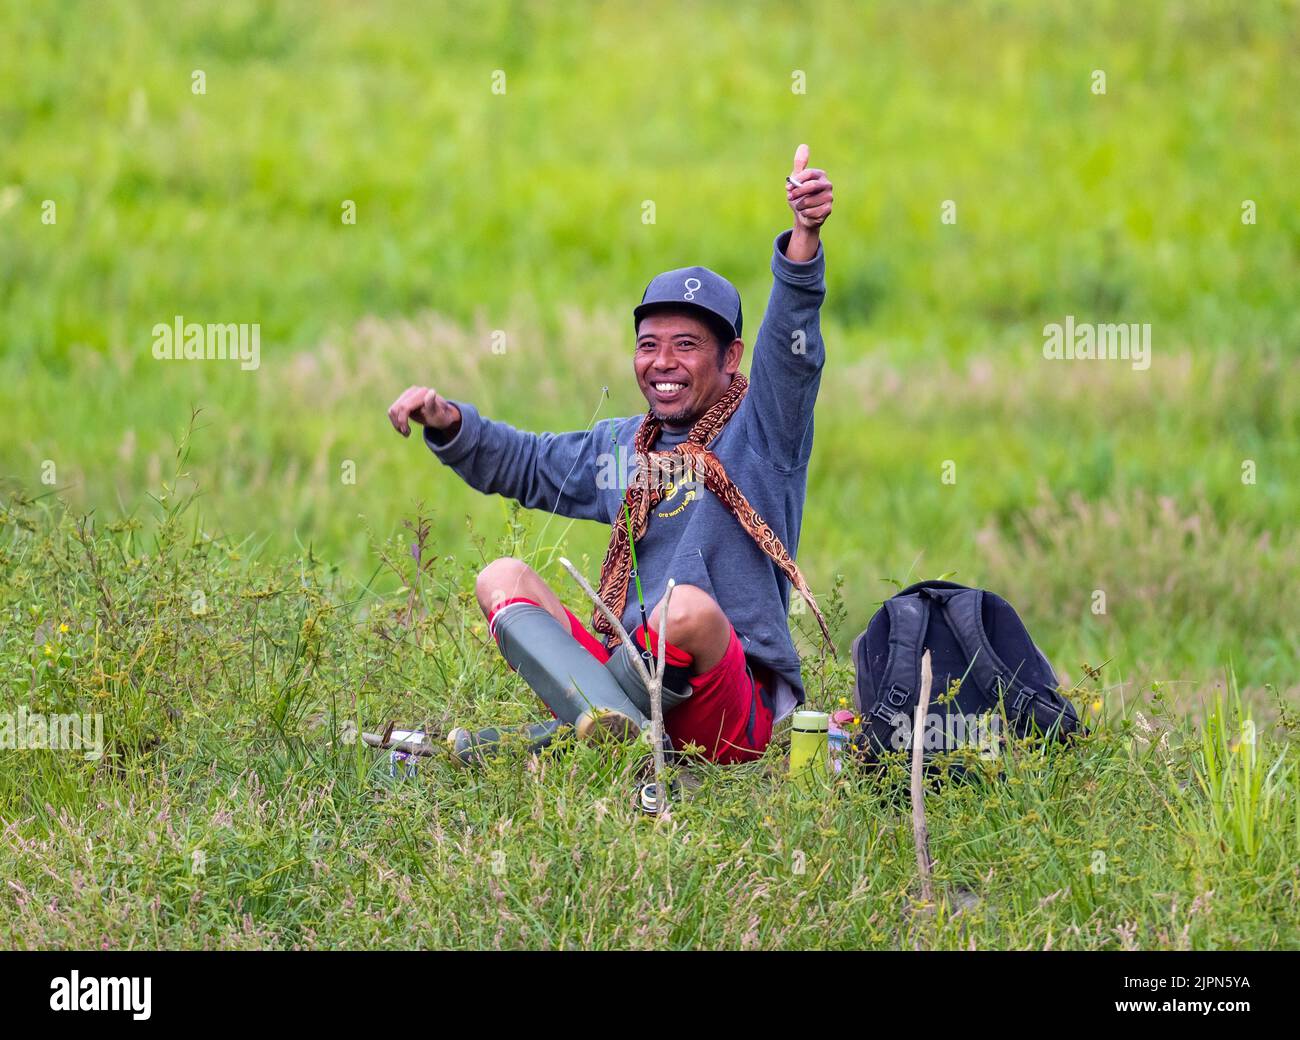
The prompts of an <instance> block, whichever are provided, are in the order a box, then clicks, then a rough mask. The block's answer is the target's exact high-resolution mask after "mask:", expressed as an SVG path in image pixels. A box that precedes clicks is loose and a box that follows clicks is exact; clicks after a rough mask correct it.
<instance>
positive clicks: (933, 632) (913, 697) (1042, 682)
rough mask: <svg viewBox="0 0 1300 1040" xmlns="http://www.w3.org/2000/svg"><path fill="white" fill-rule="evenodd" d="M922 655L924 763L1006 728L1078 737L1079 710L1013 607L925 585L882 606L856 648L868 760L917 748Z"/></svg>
mask: <svg viewBox="0 0 1300 1040" xmlns="http://www.w3.org/2000/svg"><path fill="white" fill-rule="evenodd" d="M925 650H929V651H930V666H931V670H932V673H933V676H932V681H931V687H930V705H929V708H928V709H927V713H926V719H925V726H926V733H925V734H924V736H925V742H924V745H923V747H924V750H925V752H926V754H927V756H929V755H932V754H934V753H936V752H939V751H945V750H947V751H950V750H954V749H955V748H956V747H958V746H961V745H963V744H978V743H982V742H984V741H985V740H987V738H988V737H989V736H990V732H989V731H990V729H992V730H993V731H994V733H993V734H992V735H993V736H996V735H997V731H998V730H1000V729H1001V728H1002V722H1003V721H1005V722H1006V723H1009V724H1010V725H1011V727H1012V728H1013V730H1014V731H1015V732H1016V733H1017V734H1018V735H1020V736H1024V735H1026V734H1028V733H1030V732H1032V731H1033V730H1035V729H1036V730H1037V731H1038V732H1040V733H1043V734H1047V735H1049V736H1052V737H1055V738H1057V739H1064V738H1066V737H1068V736H1070V735H1071V734H1073V733H1075V732H1076V731H1077V730H1078V729H1079V717H1078V714H1077V713H1076V712H1075V710H1074V705H1073V704H1071V703H1070V701H1069V700H1068V698H1066V697H1064V696H1062V694H1061V692H1060V689H1059V686H1058V683H1057V681H1056V673H1055V672H1054V671H1053V670H1052V666H1051V665H1050V664H1049V663H1048V660H1047V658H1046V657H1045V656H1044V655H1043V652H1042V651H1041V650H1039V649H1038V647H1037V646H1035V645H1034V641H1033V640H1032V639H1030V638H1029V633H1028V632H1027V631H1026V630H1025V626H1024V623H1023V622H1022V621H1021V620H1020V616H1019V615H1018V614H1017V613H1016V612H1015V610H1014V609H1013V608H1012V606H1011V604H1010V603H1008V602H1007V601H1006V600H1004V599H1003V598H1002V597H1001V596H997V595H994V594H993V593H992V592H986V591H984V590H983V589H971V588H967V587H966V586H965V585H957V584H955V583H954V582H951V581H922V582H917V583H916V584H915V585H910V586H908V587H907V588H905V589H903V590H902V591H901V592H899V593H897V594H896V595H894V596H892V597H891V598H890V599H888V600H886V601H885V603H884V605H883V606H882V607H881V608H880V609H879V610H878V611H876V613H875V615H874V616H873V617H872V619H871V621H870V623H869V624H868V625H867V628H866V631H864V632H863V633H862V634H861V635H860V636H858V638H857V639H855V640H854V642H853V666H854V669H855V670H856V672H857V690H856V693H855V700H856V702H857V703H856V707H857V710H858V714H859V716H860V717H861V719H862V729H861V731H860V734H859V736H858V739H857V745H858V747H859V749H860V750H861V751H862V752H864V753H865V754H866V755H867V756H868V757H875V756H876V755H878V754H880V753H881V752H884V751H899V750H903V749H904V748H910V747H911V730H912V724H913V719H914V717H915V715H916V704H917V699H918V697H919V695H920V685H921V655H922V653H923V652H924V651H925ZM955 680H960V687H959V689H958V691H957V694H956V696H955V697H953V698H951V699H949V691H950V688H951V684H952V683H953V682H954V681H955ZM945 701H946V702H947V703H945ZM989 713H992V714H991V715H990V714H989ZM936 714H937V715H938V716H939V717H938V718H936Z"/></svg>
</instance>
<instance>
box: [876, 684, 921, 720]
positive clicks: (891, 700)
mask: <svg viewBox="0 0 1300 1040" xmlns="http://www.w3.org/2000/svg"><path fill="white" fill-rule="evenodd" d="M911 696H912V695H911V693H910V692H909V691H908V690H905V689H904V688H903V687H901V686H899V685H898V683H895V684H894V685H893V686H891V687H890V688H889V689H888V690H886V691H885V695H884V696H883V697H881V698H880V700H879V701H877V702H876V706H875V707H874V708H872V709H871V715H872V717H873V718H877V719H880V721H881V722H885V723H890V724H892V723H893V721H894V716H895V715H897V714H899V712H900V711H901V710H902V707H903V705H904V704H906V703H907V699H908V698H909V697H911Z"/></svg>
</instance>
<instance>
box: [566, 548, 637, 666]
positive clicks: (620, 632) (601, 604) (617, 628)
mask: <svg viewBox="0 0 1300 1040" xmlns="http://www.w3.org/2000/svg"><path fill="white" fill-rule="evenodd" d="M560 563H561V564H562V565H563V566H564V569H565V570H566V571H568V572H569V574H570V575H572V576H573V580H574V581H576V582H577V583H578V585H579V587H580V588H581V589H582V591H583V592H585V593H586V594H587V597H588V598H589V599H590V600H591V602H592V603H594V604H596V609H597V610H599V611H600V612H601V613H602V614H604V615H605V620H606V621H608V622H609V623H610V624H611V625H612V626H613V627H614V633H615V634H616V635H617V636H618V637H619V638H620V639H621V640H623V642H625V643H626V644H627V645H628V646H630V647H631V648H632V660H633V662H634V663H635V664H636V669H637V671H638V672H639V673H640V674H641V681H642V682H644V683H645V685H646V689H647V690H648V689H649V688H650V673H649V672H648V671H646V667H645V664H644V663H643V662H642V660H641V655H640V654H638V653H637V652H636V643H634V642H632V637H631V636H630V635H628V634H627V629H626V628H624V627H623V622H621V621H619V619H618V618H616V617H615V616H614V612H613V611H612V610H610V609H609V607H607V606H605V601H604V600H603V599H601V598H600V597H599V596H598V595H597V594H596V590H595V589H593V588H592V587H591V585H590V584H589V583H588V582H587V579H586V578H584V577H583V576H582V575H581V574H580V573H579V572H578V568H577V567H575V566H574V565H573V564H571V563H570V562H569V561H568V560H566V559H565V558H564V557H563V556H561V557H560Z"/></svg>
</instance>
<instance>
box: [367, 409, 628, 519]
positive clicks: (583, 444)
mask: <svg viewBox="0 0 1300 1040" xmlns="http://www.w3.org/2000/svg"><path fill="white" fill-rule="evenodd" d="M388 418H389V421H390V422H391V423H392V424H393V428H394V429H396V430H397V432H398V433H400V434H401V435H402V436H403V437H409V436H410V433H411V423H416V424H418V425H420V426H423V427H424V442H425V444H427V445H428V447H429V449H430V450H431V451H432V452H433V453H434V455H436V456H437V457H438V459H439V460H440V461H441V462H443V463H444V464H445V465H447V466H449V467H450V468H451V469H452V470H453V471H454V472H455V473H456V474H457V475H458V476H460V477H461V479H462V480H464V481H465V483H467V484H468V485H469V486H470V487H472V488H474V489H475V490H477V491H482V492H483V493H485V494H489V495H503V496H505V497H506V498H513V499H515V500H516V501H517V502H519V504H520V505H522V506H525V507H526V508H528V509H545V510H546V511H547V512H554V513H559V514H560V515H561V516H567V517H573V518H575V519H579V520H606V521H607V520H608V519H609V517H608V516H606V515H605V514H604V513H602V512H601V510H600V509H599V508H598V503H599V500H600V495H599V489H600V487H601V480H602V479H603V477H604V476H605V474H604V473H603V470H602V463H605V462H607V460H602V458H601V457H600V451H601V449H599V448H598V445H602V444H603V445H609V444H610V439H611V436H612V430H611V428H610V426H609V422H604V423H599V424H597V426H596V427H595V428H594V429H591V430H579V431H576V432H573V433H529V432H527V431H525V430H517V429H515V428H514V427H513V426H508V425H506V424H505V423H501V422H493V421H492V420H490V419H485V418H483V417H482V416H481V415H479V413H478V410H477V409H476V408H474V406H473V405H470V404H464V403H460V404H457V403H455V402H453V401H448V400H447V399H446V398H444V397H442V396H440V395H439V394H438V393H437V392H436V391H434V390H432V389H430V388H428V387H422V386H414V387H411V388H410V389H409V390H407V391H406V392H405V393H403V394H402V395H401V396H400V397H399V398H398V399H397V400H396V401H394V402H393V405H392V407H391V408H389V410H388ZM605 468H608V466H606V467H605ZM611 486H612V485H611Z"/></svg>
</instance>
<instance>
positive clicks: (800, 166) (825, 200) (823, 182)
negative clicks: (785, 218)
mask: <svg viewBox="0 0 1300 1040" xmlns="http://www.w3.org/2000/svg"><path fill="white" fill-rule="evenodd" d="M785 198H786V202H788V203H789V204H790V209H792V210H793V211H794V225H795V230H796V231H799V230H802V231H804V232H805V233H807V232H811V233H813V234H816V233H817V232H818V231H819V229H820V228H821V226H822V225H823V224H824V223H826V218H827V217H829V216H830V215H831V203H832V201H833V196H832V194H831V182H830V181H829V180H827V178H826V171H825V170H817V169H812V170H810V169H809V168H808V146H807V145H806V144H801V145H800V146H799V147H798V148H796V149H795V152H794V168H793V170H792V171H791V172H790V175H789V176H788V177H787V178H786V179H785Z"/></svg>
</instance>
